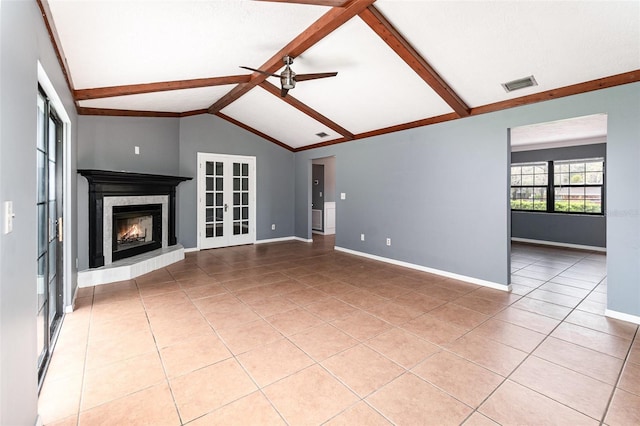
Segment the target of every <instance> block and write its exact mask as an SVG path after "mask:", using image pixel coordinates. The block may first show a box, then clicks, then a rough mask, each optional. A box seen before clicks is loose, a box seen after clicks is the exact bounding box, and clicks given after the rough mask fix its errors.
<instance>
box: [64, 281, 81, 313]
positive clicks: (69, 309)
mask: <svg viewBox="0 0 640 426" xmlns="http://www.w3.org/2000/svg"><path fill="white" fill-rule="evenodd" d="M79 290H80V286H79V285H77V286H76V291H74V292H73V297H72V298H71V305H67V306H65V307H64V313H65V314H70V313H72V312H73V311H74V310H75V309H76V299H77V298H78V291H79Z"/></svg>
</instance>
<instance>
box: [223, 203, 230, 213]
mask: <svg viewBox="0 0 640 426" xmlns="http://www.w3.org/2000/svg"><path fill="white" fill-rule="evenodd" d="M227 210H229V205H228V204H227V203H224V212H225V213H226V212H227Z"/></svg>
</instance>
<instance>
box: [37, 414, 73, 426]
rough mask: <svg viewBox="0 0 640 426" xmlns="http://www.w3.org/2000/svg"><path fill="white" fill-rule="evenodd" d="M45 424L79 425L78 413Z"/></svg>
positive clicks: (47, 425)
mask: <svg viewBox="0 0 640 426" xmlns="http://www.w3.org/2000/svg"><path fill="white" fill-rule="evenodd" d="M43 424H44V425H45V426H78V415H77V414H76V415H73V416H69V417H66V418H64V419H62V420H56V421H54V422H51V423H43Z"/></svg>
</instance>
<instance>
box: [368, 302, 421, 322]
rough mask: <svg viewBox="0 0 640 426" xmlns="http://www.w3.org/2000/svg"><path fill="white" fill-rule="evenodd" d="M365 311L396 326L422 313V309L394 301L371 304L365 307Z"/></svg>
mask: <svg viewBox="0 0 640 426" xmlns="http://www.w3.org/2000/svg"><path fill="white" fill-rule="evenodd" d="M367 312H368V313H370V314H371V315H373V316H375V317H378V318H380V319H381V320H383V321H386V322H388V323H389V324H393V325H396V326H397V325H402V324H404V323H406V322H408V321H411V320H412V319H414V318H418V317H419V316H420V315H422V311H419V310H416V309H412V308H410V307H408V306H404V305H401V304H399V303H394V302H389V303H383V304H381V305H376V306H373V307H371V308H369V309H367Z"/></svg>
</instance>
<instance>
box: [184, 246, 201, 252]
mask: <svg viewBox="0 0 640 426" xmlns="http://www.w3.org/2000/svg"><path fill="white" fill-rule="evenodd" d="M196 251H200V249H199V248H198V247H189V248H186V249H184V252H185V253H193V252H196Z"/></svg>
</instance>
